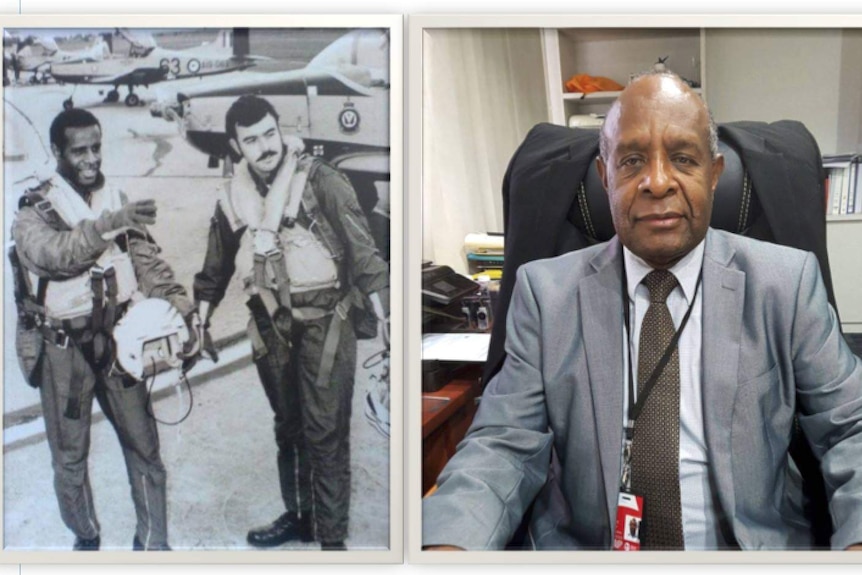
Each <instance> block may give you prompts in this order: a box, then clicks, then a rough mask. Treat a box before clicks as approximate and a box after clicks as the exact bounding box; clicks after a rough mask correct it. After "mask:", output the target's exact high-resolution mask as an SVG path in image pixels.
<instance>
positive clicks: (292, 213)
mask: <svg viewBox="0 0 862 575" xmlns="http://www.w3.org/2000/svg"><path fill="white" fill-rule="evenodd" d="M318 165H319V163H318V161H316V160H315V159H314V158H312V157H310V156H303V157H301V158H300V159H299V162H298V164H297V169H296V172H295V173H294V175H293V179H292V180H291V183H290V189H289V194H288V201H287V203H286V205H285V208H284V213H283V218H282V225H281V226H279V230H278V235H279V239H280V244H281V250H280V252H281V253H280V254H271V256H272V257H271V258H270V260H279V258H282V259H283V267H282V262H281V261H270V262H268V263H267V262H263V265H262V262H261V259H262V256H264V254H255V250H254V234H255V233H256V232H257V227H258V226H259V224H260V221H261V219H262V217H263V204H264V198H263V196H261V195H260V193H259V192H258V190H257V187H256V184H255V182H254V180H253V179H252V176H251V173H250V171H249V169H248V164H247V163H246V162H245V161H243V162H241V163H240V164H239V165H238V167H237V171H236V175H235V176H234V178H233V179H232V180H230V181H228V182H226V183H225V185H224V186H223V187H222V191H221V195H220V198H219V204H220V206H221V209H222V211H223V213H224V214H225V216H226V217H227V220H228V222H229V224H230V226H231V230H232V231H237V230H239V229H241V228H243V227H245V228H246V229H245V232H244V233H243V235H242V237H241V238H240V247H239V251H238V252H237V256H236V260H235V261H236V267H237V270H238V271H239V272H240V275H241V277H242V279H243V285H244V286H245V288H246V293H247V294H248V295H255V294H257V293H258V291H259V290H260V289H261V288H264V287H268V288H271V289H276V290H281V288H282V287H283V286H284V284H285V282H286V283H287V284H288V286H289V287H288V288H287V289H288V291H289V293H293V294H295V293H302V292H308V291H312V290H321V289H327V288H334V289H338V288H339V287H340V285H341V284H340V280H339V273H338V272H339V263H340V260H341V257H342V255H343V253H344V249H343V246H342V245H341V241H340V240H339V239H338V236H337V235H336V234H335V232H334V231H333V229H332V227H331V225H330V223H329V222H328V221H327V219H326V217H325V216H324V215H323V214H322V213H321V211H320V209H319V206H318V203H317V198H316V196H315V190H314V187H313V186H312V185H311V183H310V181H309V180H310V179H311V178H312V177H313V175H314V172H315V171H316V170H317V167H318ZM300 206H301V207H302V209H303V211H304V215H305V217H303V218H300V217H299V208H300ZM281 269H283V270H284V273H285V274H286V277H281V276H282V273H281V272H280V270H281Z"/></svg>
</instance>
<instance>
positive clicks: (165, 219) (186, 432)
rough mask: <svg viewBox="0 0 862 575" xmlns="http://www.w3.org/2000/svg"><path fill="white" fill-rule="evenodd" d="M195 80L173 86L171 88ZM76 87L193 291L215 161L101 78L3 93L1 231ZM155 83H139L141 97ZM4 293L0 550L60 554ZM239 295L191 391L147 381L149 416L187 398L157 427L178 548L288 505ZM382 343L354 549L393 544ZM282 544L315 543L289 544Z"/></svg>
mask: <svg viewBox="0 0 862 575" xmlns="http://www.w3.org/2000/svg"><path fill="white" fill-rule="evenodd" d="M236 74H242V72H237V73H236ZM193 81H195V80H187V81H177V82H174V83H172V86H171V89H178V88H179V87H181V83H182V82H193ZM73 89H74V100H75V105H76V106H78V107H84V108H88V109H90V110H91V111H92V112H93V113H94V114H96V116H97V117H98V118H99V120H100V121H101V123H102V128H103V160H102V171H103V172H104V173H105V175H106V177H107V178H108V179H109V180H110V181H111V182H112V183H113V184H115V185H118V186H119V187H120V188H121V189H123V191H124V192H125V193H126V194H127V195H128V197H129V199H130V200H136V199H141V198H154V199H155V200H156V204H157V206H158V210H159V212H158V220H157V222H156V224H155V225H153V226H151V228H150V231H151V233H152V235H153V236H154V237H155V239H156V240H157V242H158V243H159V245H160V247H161V248H162V257H163V258H164V259H165V260H166V261H167V262H168V263H170V264H171V266H172V267H173V268H174V271H175V274H176V276H177V278H178V280H179V281H180V282H181V283H182V284H183V285H185V286H187V288H188V289H190V288H191V285H192V279H193V276H194V273H195V272H196V271H198V270H199V269H200V266H201V265H202V263H203V257H204V252H205V249H206V238H207V232H208V228H209V220H210V218H211V216H212V213H213V208H214V205H215V198H216V190H217V187H218V185H219V184H220V183H221V182H222V181H223V179H224V176H223V174H222V170H221V169H212V168H208V167H207V158H206V157H205V156H204V155H203V154H201V153H200V152H198V151H197V150H195V149H193V148H192V147H191V146H190V145H189V144H188V143H187V142H186V141H185V140H184V139H183V138H182V136H181V135H180V133H179V129H178V126H177V124H175V123H171V122H168V121H166V120H164V119H161V118H153V117H151V116H150V114H149V111H148V109H147V107H146V106H140V107H136V108H128V107H126V106H125V105H124V104H123V103H122V100H121V101H120V102H119V103H114V104H105V103H102V101H101V100H102V97H103V96H102V95H100V93H99V91H100V90H101V87H99V88H97V87H95V86H79V87H78V88H73V87H71V86H60V85H56V84H48V85H44V86H13V87H11V88H7V89H6V91H5V94H6V102H5V118H6V121H5V125H4V133H5V136H4V144H5V148H4V156H5V162H4V163H5V174H4V176H5V182H6V186H5V188H4V189H5V197H4V222H3V223H4V238H9V229H10V227H11V221H12V218H13V214H14V212H15V209H16V204H17V199H16V197H15V196H14V192H13V191H12V190H10V187H12V184H13V182H14V181H16V180H18V179H20V178H22V177H23V176H24V175H26V173H28V172H29V171H32V170H44V169H46V167H47V168H48V169H53V159H50V158H49V154H48V143H47V142H48V126H49V125H50V122H51V120H52V119H53V117H54V116H55V115H56V113H58V112H59V111H60V110H61V105H62V101H63V100H64V99H65V98H67V97H69V95H70V94H71V93H72V90H73ZM160 89H161V88H159V87H158V86H153V87H152V88H151V89H145V88H136V90H135V91H136V93H138V94H139V95H140V96H141V98H142V100H143V101H144V103H145V104H146V103H148V102H150V101H152V99H153V98H154V97H155V95H156V92H157V90H160ZM4 247H5V246H4ZM4 251H5V250H4ZM3 259H4V261H5V262H6V263H5V268H4V269H5V273H4V275H5V277H6V278H9V277H11V276H10V275H9V273H10V270H9V265H8V261H6V258H5V257H4V258H3ZM11 290H12V286H11V281H6V282H4V316H5V321H4V332H3V335H4V357H5V361H4V385H3V413H4V425H3V439H4V457H3V532H4V545H5V547H4V548H5V549H6V550H9V551H12V550H52V549H59V550H68V549H70V548H71V545H72V541H73V539H74V536H73V535H72V534H71V533H70V532H69V531H68V530H67V529H66V527H65V526H64V525H63V523H62V521H61V519H60V515H59V511H58V508H57V503H56V500H55V497H54V490H53V474H52V471H51V464H50V454H49V450H48V446H47V444H46V442H45V436H44V423H43V421H42V419H41V409H40V406H39V396H38V391H37V390H34V389H32V388H30V387H29V386H28V385H27V384H26V382H25V381H24V380H23V377H22V376H21V373H20V369H19V367H18V364H17V361H16V359H15V347H14V304H13V303H12V296H11ZM244 302H245V297H244V295H243V294H242V291H241V289H240V286H239V282H238V278H234V281H233V282H232V284H231V286H230V288H229V289H228V293H227V295H226V297H225V300H224V302H223V303H222V305H221V306H220V307H219V309H218V310H217V311H216V313H215V315H214V316H213V318H212V322H213V328H212V334H213V336H214V338H215V339H216V340H217V341H218V342H219V343H220V352H221V357H220V361H219V362H218V364H212V363H211V362H208V361H201V362H199V363H198V365H196V366H195V368H194V369H193V370H192V371H191V372H190V373H189V376H190V377H189V383H190V385H189V386H184V385H182V384H181V383H179V378H178V376H177V374H176V373H170V372H169V373H166V374H163V375H160V376H159V377H158V378H157V381H156V383H155V385H154V387H153V391H152V398H153V412H154V414H155V416H156V417H158V418H159V419H160V420H162V421H164V422H174V421H177V420H179V419H180V418H182V416H183V415H184V414H185V413H186V412H187V410H188V409H189V406H191V411H190V413H189V414H188V417H187V418H186V419H185V420H184V421H183V422H182V423H179V424H178V425H168V424H167V423H163V424H160V425H159V433H160V440H161V447H162V450H161V452H162V458H163V460H164V462H165V466H166V468H167V471H168V514H169V517H168V526H169V532H170V535H169V539H170V544H171V546H172V547H173V548H174V549H176V550H194V551H203V550H247V549H253V548H251V547H250V546H249V545H248V544H247V543H246V541H245V536H246V532H247V531H248V529H249V528H251V527H256V526H260V525H263V524H266V523H269V522H270V521H272V520H273V519H275V518H276V517H277V516H278V515H279V514H280V513H281V512H282V511H283V504H282V503H281V497H280V494H279V489H278V476H277V470H276V446H275V440H274V436H273V429H272V428H273V424H272V412H271V409H270V407H269V404H268V403H267V400H266V397H265V395H264V393H263V389H262V387H261V385H260V382H259V381H258V378H257V373H256V371H255V369H254V366H253V365H252V364H251V359H250V357H249V352H250V345H249V342H248V341H247V340H246V339H245V337H244V331H245V325H246V322H247V320H248V312H247V309H246V307H245V305H244ZM382 349H383V343H382V341H381V340H380V339H376V340H364V341H360V342H359V348H358V361H357V372H356V380H355V391H354V396H353V416H352V418H351V438H350V441H351V458H352V459H351V471H352V484H351V507H350V528H349V537H348V539H347V541H346V544H347V546H348V548H349V549H376V550H382V549H387V548H388V545H389V535H390V534H389V518H390V512H389V477H390V474H389V440H388V438H386V437H385V436H384V435H382V434H381V433H380V432H379V431H377V430H376V429H375V428H374V427H373V426H372V425H371V424H370V423H369V422H368V421H367V420H366V418H365V416H364V411H365V397H366V393H368V392H369V391H373V392H375V393H377V392H378V391H379V390H380V389H381V386H383V385H385V384H383V383H381V376H382V375H383V372H384V369H385V367H386V365H385V363H381V362H380V361H379V360H380V352H381V350H382ZM94 410H95V411H96V412H97V413H96V416H95V418H94V423H93V425H92V436H91V449H90V458H89V465H90V478H91V482H92V484H93V493H94V498H95V504H96V510H97V514H98V517H99V521H100V523H101V527H102V534H101V537H102V548H103V549H111V550H114V549H116V550H124V549H129V548H130V547H131V543H132V536H133V535H134V521H135V520H134V510H133V507H132V502H131V497H130V493H129V488H128V481H127V477H126V470H125V465H124V463H123V460H122V455H121V451H120V448H119V444H118V441H117V437H116V434H115V433H114V431H113V429H112V428H111V426H110V424H109V423H108V422H107V420H106V419H105V418H104V417H103V416H102V415H101V414H100V413H98V406H97V405H94ZM277 549H279V550H285V549H291V550H292V549H309V550H316V549H319V546H318V545H317V544H313V543H312V544H302V543H289V544H286V545H284V546H281V547H278V548H277Z"/></svg>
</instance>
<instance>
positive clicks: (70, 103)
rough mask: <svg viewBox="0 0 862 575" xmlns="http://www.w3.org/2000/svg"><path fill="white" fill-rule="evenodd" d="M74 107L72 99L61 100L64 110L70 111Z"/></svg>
mask: <svg viewBox="0 0 862 575" xmlns="http://www.w3.org/2000/svg"><path fill="white" fill-rule="evenodd" d="M74 107H75V103H74V102H73V101H72V98H66V99H65V100H63V109H64V110H71V109H72V108H74Z"/></svg>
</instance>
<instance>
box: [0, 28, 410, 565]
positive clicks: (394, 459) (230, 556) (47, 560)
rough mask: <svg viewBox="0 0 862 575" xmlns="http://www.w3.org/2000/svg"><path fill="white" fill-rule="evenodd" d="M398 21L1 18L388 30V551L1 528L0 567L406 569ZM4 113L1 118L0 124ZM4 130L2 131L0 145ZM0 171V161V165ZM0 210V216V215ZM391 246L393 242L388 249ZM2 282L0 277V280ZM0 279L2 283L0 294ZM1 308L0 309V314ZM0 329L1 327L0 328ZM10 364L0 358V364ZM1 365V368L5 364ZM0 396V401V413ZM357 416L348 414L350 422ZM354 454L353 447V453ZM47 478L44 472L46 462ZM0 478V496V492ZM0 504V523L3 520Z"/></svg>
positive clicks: (400, 32) (0, 483) (2, 315)
mask: <svg viewBox="0 0 862 575" xmlns="http://www.w3.org/2000/svg"><path fill="white" fill-rule="evenodd" d="M403 25H404V16H403V15H402V14H253V15H251V14H192V13H188V14H171V15H158V14H156V15H154V14H24V15H21V14H0V27H2V28H3V29H4V30H5V29H7V28H18V29H21V28H25V29H26V28H33V29H35V28H46V29H58V28H99V27H105V28H116V27H131V28H182V27H184V28H218V27H248V28H345V29H352V28H384V29H388V30H389V34H390V36H389V39H390V47H389V74H390V76H389V77H390V84H391V88H390V100H389V136H390V140H389V142H390V143H389V145H390V202H391V208H390V213H391V227H390V243H391V247H390V265H391V267H390V298H391V299H390V308H391V336H390V341H391V344H390V374H391V376H390V381H391V404H390V405H391V406H393V408H392V410H391V411H392V412H391V432H390V443H389V548H388V549H387V550H348V551H317V550H284V551H279V550H266V551H257V550H248V551H247V550H236V551H233V550H231V551H226V550H205V551H180V550H177V551H172V552H170V553H155V552H153V553H146V552H145V553H139V552H133V551H100V552H98V553H77V552H73V551H6V550H5V549H4V547H5V545H4V544H3V541H4V538H3V529H4V525H3V524H2V522H0V565H2V564H10V563H13V564H15V563H17V564H291V563H296V564H300V563H320V564H345V563H376V564H402V563H403V561H404V547H403V545H404V511H403V508H404V506H403V503H404V495H403V485H404V481H403V477H404V473H403V471H404V461H403V451H404V441H403V438H404V432H403V422H404V412H403V405H404V395H403V377H402V374H403V372H404V371H403V370H404V364H403V359H404V346H403V341H404V330H403V328H404V318H403V315H402V310H403V308H404V306H403V297H404V283H403V262H404V250H403V242H402V241H400V240H401V238H403V235H404V231H403V230H404V223H403V217H402V214H403V213H404V207H403V206H404V171H403V168H404V156H403V149H404V144H403V133H404V129H403V114H404V112H403V110H404V89H403V86H404V83H403V80H402V71H403V61H404V60H403V46H404V35H403V34H404V32H403V30H404V26H403ZM2 114H3V111H0V119H2ZM2 138H3V125H2V123H0V141H3V140H2ZM0 166H2V161H0ZM2 209H3V208H2V206H0V215H2V216H5V215H4V214H2ZM392 240H394V241H392ZM0 276H2V274H0ZM6 280H7V278H5V277H0V290H1V289H3V287H4V283H3V282H5V281H6ZM0 307H5V306H0ZM5 313H6V310H5V309H0V321H6V317H5ZM4 325H5V324H4ZM7 359H8V360H10V361H15V358H14V357H13V358H5V357H3V350H2V349H0V361H6V360H7ZM4 365H5V364H4ZM2 402H3V394H2V393H0V410H2V405H3V404H2ZM357 415H358V414H354V417H356V416H357ZM354 448H355V447H354ZM45 464H46V471H47V470H48V462H47V461H46V462H45ZM2 490H3V481H2V475H0V493H2V492H3V491H2ZM3 516H4V515H3V498H2V497H0V517H3Z"/></svg>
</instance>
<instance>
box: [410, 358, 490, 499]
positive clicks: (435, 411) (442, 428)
mask: <svg viewBox="0 0 862 575" xmlns="http://www.w3.org/2000/svg"><path fill="white" fill-rule="evenodd" d="M480 375H481V369H480V368H478V367H475V368H468V369H466V370H462V371H461V372H460V373H457V374H456V375H455V377H456V378H457V379H452V380H450V381H449V383H447V384H446V385H444V386H443V387H441V388H440V389H439V390H437V391H433V392H429V393H423V394H422V493H423V494H425V493H427V492H428V490H429V489H431V488H432V487H433V486H434V484H435V482H436V481H437V476H438V475H439V474H440V472H441V471H442V470H443V467H444V466H445V465H446V462H447V461H449V458H450V457H452V455H453V454H454V453H455V447H456V446H457V445H458V443H459V442H460V441H461V440H462V439H463V438H464V435H465V434H466V433H467V429H468V428H469V427H470V423H472V421H473V416H474V415H475V413H476V398H477V397H478V396H479V395H480V394H481V384H480Z"/></svg>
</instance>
